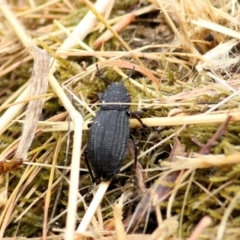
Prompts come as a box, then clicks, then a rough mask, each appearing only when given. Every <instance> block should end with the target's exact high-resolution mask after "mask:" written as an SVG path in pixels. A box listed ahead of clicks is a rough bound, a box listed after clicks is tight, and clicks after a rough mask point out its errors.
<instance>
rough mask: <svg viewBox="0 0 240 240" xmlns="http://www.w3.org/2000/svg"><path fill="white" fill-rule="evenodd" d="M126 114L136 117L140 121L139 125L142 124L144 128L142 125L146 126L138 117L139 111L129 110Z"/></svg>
mask: <svg viewBox="0 0 240 240" xmlns="http://www.w3.org/2000/svg"><path fill="white" fill-rule="evenodd" d="M127 114H128V116H130V117H134V118H136V119H137V120H138V121H139V122H140V123H141V125H142V127H143V128H144V127H147V125H146V124H144V123H143V122H142V120H141V118H140V117H139V112H131V111H128V113H127Z"/></svg>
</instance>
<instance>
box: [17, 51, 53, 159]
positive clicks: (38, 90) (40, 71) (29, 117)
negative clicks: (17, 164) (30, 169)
mask: <svg viewBox="0 0 240 240" xmlns="http://www.w3.org/2000/svg"><path fill="white" fill-rule="evenodd" d="M32 51H33V56H34V57H33V58H34V65H33V76H32V79H31V80H30V86H29V87H30V91H29V97H35V96H39V95H43V94H45V93H46V92H47V88H48V73H49V72H48V71H49V63H50V56H49V55H48V53H47V52H46V51H44V50H41V49H39V48H37V47H34V48H33V49H32ZM43 104H44V99H42V98H40V99H36V100H32V101H30V102H29V104H28V106H27V111H26V119H25V122H24V125H23V133H22V136H21V139H20V142H19V145H18V148H17V151H16V158H19V159H22V160H23V161H25V160H26V157H27V153H28V150H29V147H30V146H31V144H32V140H33V138H34V134H35V131H36V129H37V124H38V121H39V119H40V115H41V113H42V108H43Z"/></svg>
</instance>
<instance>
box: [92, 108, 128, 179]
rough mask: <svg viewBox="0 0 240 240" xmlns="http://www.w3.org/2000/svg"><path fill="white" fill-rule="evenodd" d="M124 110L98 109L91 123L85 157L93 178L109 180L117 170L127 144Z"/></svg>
mask: <svg viewBox="0 0 240 240" xmlns="http://www.w3.org/2000/svg"><path fill="white" fill-rule="evenodd" d="M128 139H129V118H128V116H127V112H126V111H117V110H107V111H104V110H99V111H98V112H97V115H96V117H95V119H94V122H93V123H92V125H91V129H90V134H89V139H88V147H87V157H88V160H89V162H90V165H91V167H92V169H93V172H94V177H95V178H100V179H102V180H110V179H111V178H113V177H114V175H115V174H116V173H118V172H119V170H120V168H121V166H122V163H123V160H124V156H125V153H126V150H127V146H128Z"/></svg>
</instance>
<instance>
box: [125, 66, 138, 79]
mask: <svg viewBox="0 0 240 240" xmlns="http://www.w3.org/2000/svg"><path fill="white" fill-rule="evenodd" d="M134 72H135V66H133V68H132V71H131V73H130V74H129V76H128V77H127V78H126V79H125V80H124V81H123V82H125V81H126V80H128V79H129V78H131V77H132V75H133V73H134Z"/></svg>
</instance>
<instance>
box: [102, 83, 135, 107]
mask: <svg viewBox="0 0 240 240" xmlns="http://www.w3.org/2000/svg"><path fill="white" fill-rule="evenodd" d="M99 99H100V102H101V103H109V104H106V105H105V104H103V105H101V107H100V108H101V109H102V110H118V111H121V110H126V109H128V108H129V105H124V103H130V102H131V98H130V95H129V94H128V92H127V89H126V87H125V86H124V85H123V84H122V83H120V82H115V83H112V84H110V85H109V86H108V88H107V90H106V91H105V92H104V93H102V94H101V95H100V96H99ZM111 103H112V104H111ZM114 103H118V104H114ZM119 103H122V104H119Z"/></svg>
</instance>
